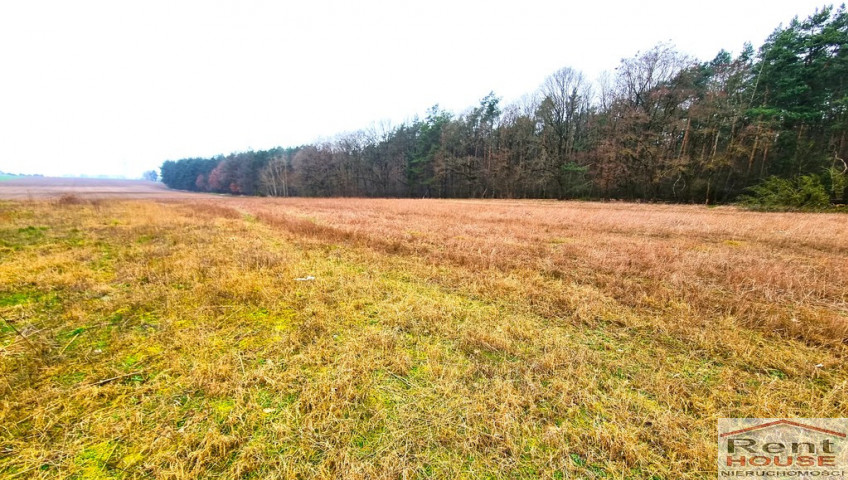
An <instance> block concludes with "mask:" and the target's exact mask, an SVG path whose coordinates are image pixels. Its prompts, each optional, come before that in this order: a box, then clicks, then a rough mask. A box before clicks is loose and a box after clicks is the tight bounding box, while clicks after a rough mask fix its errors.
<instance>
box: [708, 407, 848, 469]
mask: <svg viewBox="0 0 848 480" xmlns="http://www.w3.org/2000/svg"><path fill="white" fill-rule="evenodd" d="M718 472H719V477H728V478H730V477H751V476H762V477H771V476H780V477H795V476H798V477H807V476H809V477H837V478H844V477H845V476H846V474H848V419H845V418H796V419H786V418H722V419H719V422H718Z"/></svg>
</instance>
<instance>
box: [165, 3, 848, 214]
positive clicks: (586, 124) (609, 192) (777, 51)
mask: <svg viewBox="0 0 848 480" xmlns="http://www.w3.org/2000/svg"><path fill="white" fill-rule="evenodd" d="M846 132H848V14H846V10H845V7H844V6H842V7H839V8H833V7H825V8H823V9H822V10H820V11H817V12H816V13H815V14H813V15H812V16H810V17H809V18H807V19H806V20H803V21H802V20H798V19H797V18H796V19H795V20H793V21H792V22H791V23H790V24H789V25H788V26H786V27H781V28H778V29H777V30H775V32H774V33H773V34H772V35H771V36H770V37H769V38H768V39H767V41H766V42H765V44H764V45H763V46H762V47H760V49H759V50H758V51H757V52H755V50H754V48H753V47H752V46H751V45H750V44H746V45H745V48H744V49H743V50H742V51H741V53H739V54H738V55H737V56H735V57H733V56H732V55H731V54H729V53H728V52H726V51H724V50H722V51H721V52H719V53H718V55H717V56H716V57H715V58H714V59H713V60H711V61H708V62H698V61H695V60H693V59H691V58H689V57H687V56H686V55H684V54H682V53H680V52H678V51H676V50H675V49H674V48H673V47H672V46H670V45H667V44H660V45H658V46H656V47H654V48H652V49H651V50H649V51H646V52H640V53H637V54H636V55H635V56H633V57H632V58H627V59H623V60H622V61H621V63H620V65H619V66H618V68H616V70H615V72H614V73H613V74H605V75H603V76H602V77H601V78H600V79H599V80H598V81H597V82H594V83H591V82H589V81H587V80H586V78H585V77H584V76H583V74H582V73H580V72H578V71H576V70H574V69H571V68H568V67H566V68H563V69H561V70H559V71H557V72H555V73H553V74H552V75H551V76H550V77H548V78H547V79H546V80H545V81H544V83H543V84H542V85H541V86H540V87H539V89H538V90H537V91H536V92H534V93H532V94H530V95H527V96H526V97H525V98H523V99H522V100H520V101H518V102H516V103H513V104H510V105H503V104H502V101H501V99H500V98H498V97H497V96H496V95H495V94H494V93H490V94H488V95H486V96H485V97H483V98H482V99H481V100H480V101H479V103H478V104H477V105H476V106H474V107H473V108H470V109H469V110H467V111H465V112H463V113H461V114H458V115H455V114H452V113H450V112H447V111H444V110H442V109H440V108H439V107H438V106H434V107H432V108H431V109H430V110H429V111H428V112H427V114H426V116H425V117H424V118H416V119H414V120H412V121H410V122H406V123H403V124H401V125H399V126H396V127H392V128H379V127H374V128H371V129H368V130H362V131H358V132H354V133H349V134H344V135H341V136H339V137H337V138H336V139H335V140H333V141H327V142H323V143H320V144H315V145H306V146H300V147H296V148H274V149H271V150H265V151H251V152H243V153H234V154H231V155H229V156H226V157H225V156H218V157H214V158H188V159H182V160H178V161H166V162H165V163H164V164H163V165H162V167H161V178H162V181H163V182H164V183H165V184H166V185H168V186H169V187H171V188H176V189H182V190H192V191H204V192H225V193H233V194H244V195H269V196H290V195H298V196H374V197H476V198H525V197H532V198H560V199H562V198H621V199H644V200H663V201H676V202H699V203H716V202H727V201H731V200H733V199H735V198H737V197H738V196H739V195H740V194H744V193H751V192H752V187H754V188H756V187H755V186H757V185H759V186H760V187H761V188H769V187H768V185H769V182H772V183H774V179H781V180H782V181H784V182H788V185H790V186H799V185H800V186H801V187H798V188H802V189H803V188H806V187H803V186H804V185H808V184H809V182H810V181H811V182H813V184H814V185H813V188H815V189H818V192H819V193H820V194H821V195H824V197H823V198H825V201H827V200H828V199H830V200H831V201H843V202H844V201H845V200H846V195H848V189H845V188H844V185H845V181H844V179H845V171H846V170H848V165H846V163H845V161H844V160H843V159H844V158H846V149H848V144H846ZM803 179H806V180H803ZM778 183H779V182H778ZM764 185H765V186H764ZM793 188H794V187H793ZM822 192H824V193H822ZM754 193H756V192H754ZM802 195H803V193H802ZM749 198H750V197H749Z"/></svg>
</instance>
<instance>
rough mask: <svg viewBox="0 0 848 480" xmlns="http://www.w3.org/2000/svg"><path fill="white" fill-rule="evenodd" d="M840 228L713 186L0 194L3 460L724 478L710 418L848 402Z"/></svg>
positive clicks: (17, 467) (51, 472)
mask: <svg viewBox="0 0 848 480" xmlns="http://www.w3.org/2000/svg"><path fill="white" fill-rule="evenodd" d="M846 237H848V222H845V220H844V216H839V215H827V214H765V213H753V212H745V211H741V210H737V209H734V208H717V209H707V208H703V207H694V206H657V205H651V206H647V205H632V204H596V203H563V202H531V201H436V200H360V199H311V200H310V199H286V200H269V199H250V198H208V199H203V198H193V199H184V200H174V201H165V200H160V201H139V200H136V201H118V200H109V201H103V200H94V201H86V200H79V199H77V200H75V201H70V200H69V198H65V199H60V200H58V201H46V200H39V201H27V202H4V203H0V315H2V322H0V371H2V376H0V476H2V477H4V478H146V477H152V478H615V479H618V478H621V479H626V478H633V479H652V480H660V479H662V480H666V479H669V480H670V479H695V478H712V477H714V475H715V458H716V443H715V428H716V419H717V418H719V417H844V416H848V404H847V403H846V398H848V395H846V394H847V393H848V392H846V385H848V367H846V365H845V362H844V359H845V354H846V349H848V345H846V342H848V340H846V338H848V319H846V315H847V314H846V310H848V309H846V300H848V291H847V290H846V283H848V282H845V281H844V279H845V278H848V261H847V260H848V245H846V244H845V242H844V239H845V238H846ZM306 276H314V277H315V280H314V281H296V280H295V279H296V278H305V277H306Z"/></svg>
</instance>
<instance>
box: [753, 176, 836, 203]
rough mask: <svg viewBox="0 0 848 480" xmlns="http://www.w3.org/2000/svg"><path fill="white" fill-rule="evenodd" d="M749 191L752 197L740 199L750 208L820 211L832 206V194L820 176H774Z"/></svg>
mask: <svg viewBox="0 0 848 480" xmlns="http://www.w3.org/2000/svg"><path fill="white" fill-rule="evenodd" d="M748 191H750V192H751V194H750V195H744V196H742V197H740V198H739V200H740V201H741V202H742V204H743V205H746V206H748V207H754V208H762V209H767V210H771V209H786V208H798V209H804V210H818V209H822V208H827V207H828V205H830V194H829V193H828V191H827V189H826V188H825V186H824V185H823V184H822V181H821V178H820V177H819V176H818V175H803V176H801V177H798V178H796V179H786V178H780V177H774V176H772V177H769V178H767V179H765V180H763V182H762V183H760V184H759V185H755V186H753V187H751V188H749V189H748Z"/></svg>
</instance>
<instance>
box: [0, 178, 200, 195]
mask: <svg viewBox="0 0 848 480" xmlns="http://www.w3.org/2000/svg"><path fill="white" fill-rule="evenodd" d="M66 194H74V195H77V196H82V197H85V198H89V199H92V198H99V199H106V198H123V199H127V198H159V199H161V198H178V197H179V198H182V197H188V196H192V194H191V193H187V192H176V191H173V190H168V189H167V188H166V187H165V186H164V185H162V184H161V183H155V182H146V181H143V180H103V179H96V178H51V177H14V176H2V175H0V199H13V200H27V199H38V198H55V197H58V196H61V195H66Z"/></svg>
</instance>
